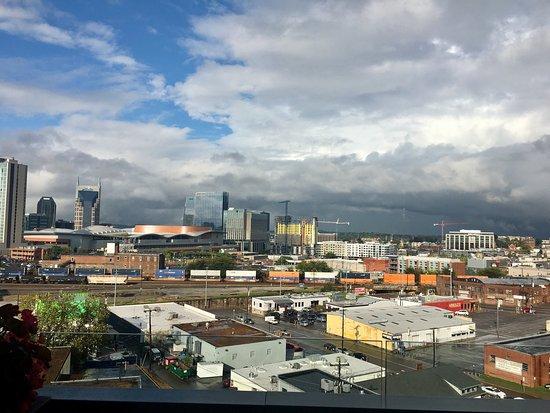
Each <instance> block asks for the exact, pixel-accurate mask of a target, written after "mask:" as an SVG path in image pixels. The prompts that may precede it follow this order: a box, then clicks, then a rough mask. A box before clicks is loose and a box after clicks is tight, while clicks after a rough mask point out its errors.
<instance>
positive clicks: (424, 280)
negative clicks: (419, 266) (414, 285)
mask: <svg viewBox="0 0 550 413" xmlns="http://www.w3.org/2000/svg"><path fill="white" fill-rule="evenodd" d="M436 279H437V275H435V274H420V285H435V284H436Z"/></svg>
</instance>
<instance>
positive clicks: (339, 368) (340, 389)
mask: <svg viewBox="0 0 550 413" xmlns="http://www.w3.org/2000/svg"><path fill="white" fill-rule="evenodd" d="M336 361H337V363H331V364H330V366H331V367H338V390H339V391H338V393H339V394H342V393H343V391H342V389H343V384H344V382H343V380H342V366H349V363H348V362H347V361H346V362H345V363H342V357H337V358H336Z"/></svg>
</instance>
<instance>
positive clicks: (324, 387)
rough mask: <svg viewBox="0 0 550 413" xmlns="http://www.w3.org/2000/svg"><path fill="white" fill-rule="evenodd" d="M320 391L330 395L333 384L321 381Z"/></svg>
mask: <svg viewBox="0 0 550 413" xmlns="http://www.w3.org/2000/svg"><path fill="white" fill-rule="evenodd" d="M321 390H323V391H324V392H325V393H330V392H333V391H334V382H333V381H332V380H329V379H321Z"/></svg>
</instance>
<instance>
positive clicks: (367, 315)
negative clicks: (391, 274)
mask: <svg viewBox="0 0 550 413" xmlns="http://www.w3.org/2000/svg"><path fill="white" fill-rule="evenodd" d="M328 314H329V315H335V316H340V315H341V314H340V313H339V312H336V313H328ZM344 317H346V318H348V319H351V320H354V321H357V322H359V323H363V324H368V325H370V326H373V327H376V328H378V329H380V330H383V331H385V332H388V333H391V334H401V333H406V332H408V331H422V330H429V329H431V328H443V327H454V326H463V325H468V324H473V322H472V321H469V320H465V319H463V318H461V317H454V316H453V312H452V311H448V310H443V309H441V308H437V307H429V306H415V307H385V308H371V307H354V308H350V309H348V310H346V311H345V312H344Z"/></svg>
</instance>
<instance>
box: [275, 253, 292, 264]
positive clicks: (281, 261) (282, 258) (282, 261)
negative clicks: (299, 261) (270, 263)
mask: <svg viewBox="0 0 550 413" xmlns="http://www.w3.org/2000/svg"><path fill="white" fill-rule="evenodd" d="M289 260H290V257H285V256H284V255H281V256H280V257H279V259H278V260H277V261H275V264H276V265H285V264H288V261H289Z"/></svg>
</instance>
